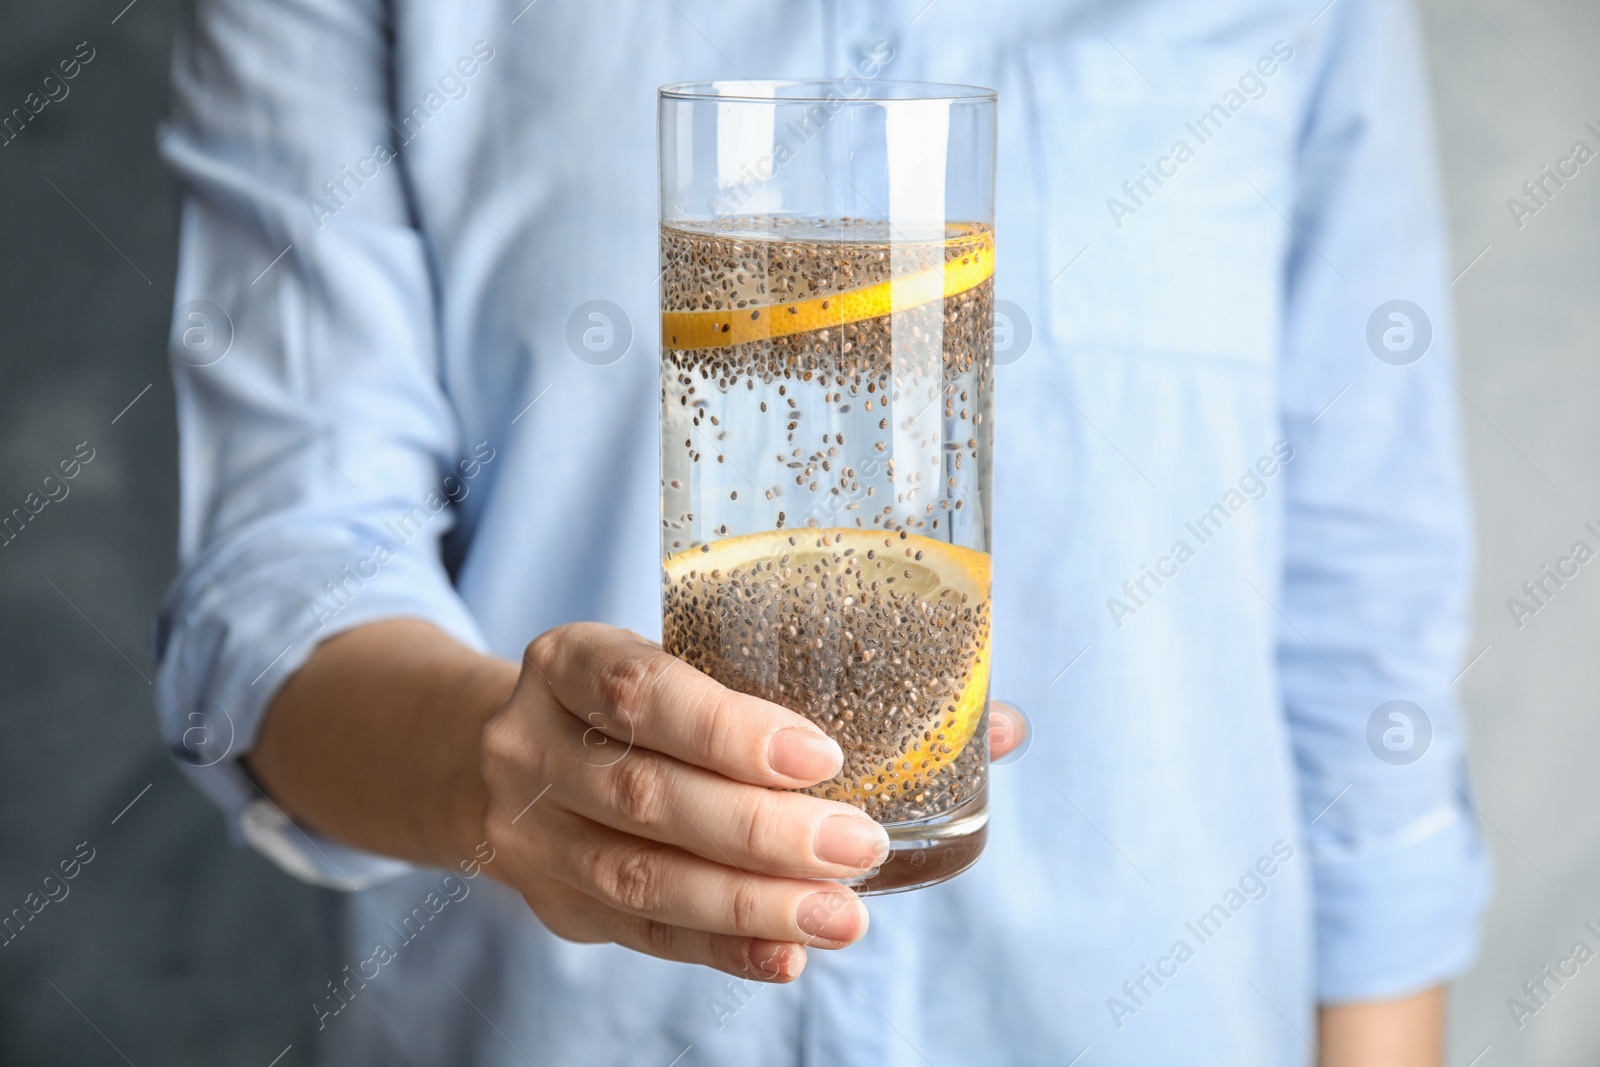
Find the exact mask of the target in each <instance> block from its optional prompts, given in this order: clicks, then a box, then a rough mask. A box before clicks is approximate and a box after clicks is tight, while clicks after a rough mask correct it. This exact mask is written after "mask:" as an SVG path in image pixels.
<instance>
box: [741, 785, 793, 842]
mask: <svg viewBox="0 0 1600 1067" xmlns="http://www.w3.org/2000/svg"><path fill="white" fill-rule="evenodd" d="M779 803H780V797H779V794H776V793H767V792H762V793H759V794H757V795H756V796H754V797H752V798H751V800H750V802H749V803H748V804H745V805H743V806H741V807H740V809H739V815H738V818H739V826H738V830H737V834H738V841H739V843H740V845H741V846H742V847H743V848H744V854H745V855H746V856H753V857H759V856H765V855H767V853H768V852H770V851H771V849H770V847H769V845H770V843H771V841H772V831H773V829H774V827H775V826H777V825H778V824H779V817H778V812H777V807H778V804H779ZM801 854H802V855H803V854H804V850H802V852H801Z"/></svg>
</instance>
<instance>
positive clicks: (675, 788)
mask: <svg viewBox="0 0 1600 1067" xmlns="http://www.w3.org/2000/svg"><path fill="white" fill-rule="evenodd" d="M990 719H991V723H990V732H989V741H990V745H991V749H992V751H993V754H994V755H995V757H996V758H998V757H999V756H1001V755H1003V754H1004V753H1005V752H1007V751H1009V750H1010V749H1012V748H1014V747H1016V746H1017V745H1018V744H1020V743H1021V742H1022V741H1023V740H1024V738H1025V735H1026V724H1025V722H1024V720H1023V719H1022V718H1021V716H1020V715H1019V714H1017V713H1015V712H1014V711H1012V710H1011V709H1008V708H1006V707H1005V706H1004V705H1001V704H994V705H991V707H990ZM841 758H842V757H841V753H840V752H839V749H838V746H837V745H835V744H834V742H833V741H832V740H830V739H829V738H828V737H827V736H826V735H825V734H823V733H822V731H821V730H819V729H817V727H815V726H814V725H812V724H811V722H810V721H809V720H807V719H805V718H804V717H802V716H800V715H797V714H795V713H794V712H791V711H788V710H786V709H784V708H781V707H779V706H778V705H776V704H769V703H767V702H766V701H763V700H757V699H755V698H753V697H747V696H742V695H740V694H738V693H735V692H733V691H731V690H729V689H726V688H724V687H723V686H720V685H718V684H717V683H716V682H714V681H712V680H711V679H710V678H708V677H706V676H705V675H703V674H701V673H700V672H698V671H696V670H695V669H694V668H692V667H690V666H688V665H687V664H685V663H682V662H680V661H679V660H676V659H674V658H672V657H671V656H668V655H666V654H665V653H663V652H662V651H661V650H660V649H659V648H658V647H656V646H655V645H653V644H650V643H649V642H647V641H644V640H643V639H641V638H639V637H637V636H635V635H633V634H631V633H628V632H627V631H624V630H617V629H613V628H611V627H608V626H600V625H597V624H593V623H584V624H575V625H571V626H563V627H560V628H558V629H555V630H552V631H550V632H549V633H547V634H545V635H544V636H542V637H540V638H539V639H538V640H536V641H534V642H533V644H532V645H530V646H529V647H528V649H527V652H526V654H525V655H524V657H523V661H522V664H521V667H520V670H519V667H518V665H516V664H513V663H508V662H506V661H505V660H502V659H496V658H494V657H491V656H485V655H482V654H481V653H478V652H476V651H474V650H472V649H470V648H467V647H466V646H464V645H462V644H460V643H459V642H457V641H455V640H454V639H452V638H451V637H450V636H448V635H447V634H445V633H443V632H441V631H440V630H438V629H437V628H435V627H433V626H431V625H429V624H427V623H424V622H419V621H417V620H412V619H390V620H386V621H383V622H374V623H370V624H368V625H365V626H361V627H358V628H356V629H354V630H351V631H349V632H347V633H343V634H340V635H338V636H336V637H332V638H329V639H328V640H327V641H324V642H323V643H322V644H321V645H319V646H318V647H317V650H316V651H315V652H314V653H313V654H312V656H311V658H310V659H309V660H307V661H306V663H305V664H304V665H303V666H302V667H301V668H300V670H298V671H297V672H295V674H294V676H293V677H292V678H290V679H289V681H288V682H287V683H286V684H285V685H284V687H283V689H282V690H281V691H280V692H279V694H278V696H277V698H276V699H275V700H274V702H273V704H272V707H271V709H270V711H269V713H268V715H267V717H266V720H265V721H264V723H263V724H262V728H261V732H260V735H259V737H258V738H257V739H256V744H255V747H254V748H253V749H252V750H251V752H250V754H249V756H248V758H247V762H248V765H249V767H250V770H251V771H252V772H253V774H254V775H255V777H256V780H257V781H259V782H260V783H261V785H262V787H263V789H264V790H265V791H267V792H268V793H270V795H271V797H272V799H273V801H274V802H275V803H276V804H277V805H278V806H280V807H281V808H283V809H284V810H285V811H286V812H287V813H288V814H290V815H292V816H293V817H295V818H296V819H299V820H300V821H301V822H303V823H305V824H306V825H309V826H312V827H315V828H316V829H318V830H320V831H321V832H323V833H324V834H327V835H328V836H329V837H332V838H335V839H337V840H339V841H343V842H345V843H347V844H350V845H352V846H354V847H356V848H361V849H366V850H367V851H370V852H377V853H382V854H384V855H388V856H395V857H398V858H400V859H404V860H409V861H411V862H413V863H418V864H425V865H431V866H438V867H454V866H455V865H456V864H457V863H458V862H459V861H460V860H461V859H462V858H463V857H468V856H472V855H474V854H475V852H476V850H477V847H478V845H479V844H480V843H481V842H483V841H484V840H485V837H487V839H488V841H489V842H490V843H491V844H492V845H493V846H494V848H495V850H496V858H495V861H494V863H492V864H488V865H485V866H484V870H485V871H487V872H490V873H491V874H492V875H493V876H494V877H496V878H498V879H500V880H501V881H503V882H506V883H508V884H509V885H511V886H512V887H514V888H515V889H517V891H519V892H520V893H521V894H522V895H523V896H524V897H525V898H526V899H527V901H528V904H529V905H530V906H531V907H532V908H533V910H534V911H535V912H536V913H537V914H538V916H539V918H540V919H541V920H543V921H544V922H545V924H546V925H548V926H549V928H550V929H551V930H553V931H555V932H556V933H557V934H559V935H560V936H562V937H566V938H570V939H572V940H576V941H615V942H617V943H619V944H622V945H627V946H628V947H630V948H634V949H638V950H639V951H641V952H648V953H651V954H653V955H656V956H662V957H665V958H668V959H676V960H692V961H695V962H699V963H705V964H708V965H710V966H713V967H718V968H720V969H722V970H724V971H728V972H730V973H733V974H738V975H740V976H742V977H749V978H756V979H762V980H767V981H776V982H783V981H789V980H791V979H793V978H794V977H795V976H796V975H798V974H799V973H800V970H801V968H802V967H803V966H804V965H805V958H806V956H805V954H806V948H807V947H808V946H811V947H818V948H840V947H842V946H844V945H847V944H849V943H850V942H852V941H855V940H857V939H859V938H860V937H861V935H862V934H863V933H864V932H865V931H866V929H867V913H866V908H865V907H864V906H863V905H862V903H861V901H860V899H859V898H857V897H856V895H855V894H854V893H853V892H851V891H850V890H849V889H846V888H845V887H844V886H842V885H839V884H837V883H835V882H830V881H818V880H816V879H834V878H847V877H850V876H852V875H859V874H861V873H863V872H864V871H866V870H868V869H870V868H872V867H873V866H875V865H876V864H877V863H878V862H879V860H880V859H881V858H882V856H883V854H884V850H885V848H886V846H887V842H888V838H887V836H886V835H885V834H884V831H883V830H882V829H881V828H880V827H879V826H878V825H877V824H876V823H874V822H873V821H872V820H871V819H869V818H868V817H867V816H866V815H864V814H863V813H862V812H860V811H859V810H857V809H856V808H853V807H850V806H849V805H846V804H842V803H837V802H834V801H827V800H819V799H817V798H815V797H811V796H806V795H804V794H801V793H793V792H785V791H783V790H788V789H794V788H798V787H801V786H806V785H811V784H813V783H815V782H819V781H823V780H826V779H828V778H831V777H832V776H833V775H834V774H835V773H837V771H838V769H839V765H840V762H841Z"/></svg>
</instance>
